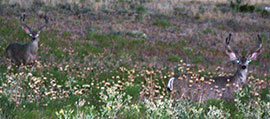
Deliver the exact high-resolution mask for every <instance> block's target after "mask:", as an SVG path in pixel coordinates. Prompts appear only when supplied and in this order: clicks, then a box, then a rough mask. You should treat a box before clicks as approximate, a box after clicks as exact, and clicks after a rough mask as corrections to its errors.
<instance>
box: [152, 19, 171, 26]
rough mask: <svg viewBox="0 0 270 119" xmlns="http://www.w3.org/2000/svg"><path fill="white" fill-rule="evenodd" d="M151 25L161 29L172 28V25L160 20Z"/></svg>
mask: <svg viewBox="0 0 270 119" xmlns="http://www.w3.org/2000/svg"><path fill="white" fill-rule="evenodd" d="M152 24H153V25H155V26H162V27H169V26H172V24H171V23H170V22H169V21H167V20H160V19H158V20H156V21H154V22H153V23H152Z"/></svg>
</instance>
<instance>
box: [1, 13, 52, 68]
mask: <svg viewBox="0 0 270 119" xmlns="http://www.w3.org/2000/svg"><path fill="white" fill-rule="evenodd" d="M25 16H26V15H25V14H22V15H21V18H20V20H21V25H22V29H23V30H24V31H25V32H26V33H27V34H28V35H29V36H30V37H31V42H29V43H26V44H19V43H11V44H9V45H8V47H7V48H6V50H5V55H6V58H9V59H11V62H13V63H14V64H15V65H16V66H17V68H18V71H19V70H20V66H21V65H32V68H31V72H32V70H33V65H34V64H35V62H36V59H37V56H38V41H39V39H38V36H39V34H40V31H41V30H42V29H43V28H44V27H46V26H47V24H48V23H49V19H48V17H47V16H43V18H44V19H45V24H44V25H41V26H40V27H39V28H38V29H37V31H33V30H32V29H31V28H30V27H29V26H28V25H26V24H25V23H24V21H25Z"/></svg>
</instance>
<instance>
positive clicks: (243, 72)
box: [233, 68, 248, 84]
mask: <svg viewBox="0 0 270 119" xmlns="http://www.w3.org/2000/svg"><path fill="white" fill-rule="evenodd" d="M247 75H248V70H247V68H246V69H237V71H236V73H235V74H234V76H233V78H234V80H235V83H237V84H244V83H246V80H247Z"/></svg>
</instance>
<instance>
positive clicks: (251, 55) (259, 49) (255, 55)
mask: <svg viewBox="0 0 270 119" xmlns="http://www.w3.org/2000/svg"><path fill="white" fill-rule="evenodd" d="M257 47H258V48H257V49H256V50H255V52H253V53H252V54H250V55H249V56H248V59H249V60H252V61H254V60H257V57H258V56H259V55H260V54H261V53H262V50H263V45H262V39H261V37H260V36H259V35H258V44H257Z"/></svg>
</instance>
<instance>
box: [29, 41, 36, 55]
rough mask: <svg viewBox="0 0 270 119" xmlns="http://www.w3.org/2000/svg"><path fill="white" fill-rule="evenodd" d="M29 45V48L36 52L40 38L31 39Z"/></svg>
mask: <svg viewBox="0 0 270 119" xmlns="http://www.w3.org/2000/svg"><path fill="white" fill-rule="evenodd" d="M29 45H30V47H29V50H30V51H31V52H33V53H36V52H37V51H38V40H34V41H31V43H30V44H29Z"/></svg>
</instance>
